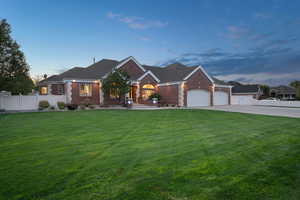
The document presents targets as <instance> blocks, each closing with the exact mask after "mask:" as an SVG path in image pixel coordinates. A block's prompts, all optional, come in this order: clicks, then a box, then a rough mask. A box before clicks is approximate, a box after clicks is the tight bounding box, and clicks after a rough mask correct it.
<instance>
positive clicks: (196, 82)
mask: <svg viewBox="0 0 300 200" xmlns="http://www.w3.org/2000/svg"><path fill="white" fill-rule="evenodd" d="M192 89H200V90H207V91H209V92H211V98H210V101H211V105H212V104H213V102H212V101H213V98H212V83H211V82H210V80H209V79H208V78H207V77H206V76H205V74H204V73H203V72H202V71H201V70H198V71H196V72H195V73H194V74H193V75H192V76H191V77H190V78H189V79H188V80H187V81H186V83H185V85H184V105H185V106H186V105H187V91H188V90H192Z"/></svg>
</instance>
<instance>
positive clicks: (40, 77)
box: [31, 75, 45, 91]
mask: <svg viewBox="0 0 300 200" xmlns="http://www.w3.org/2000/svg"><path fill="white" fill-rule="evenodd" d="M31 79H32V81H33V84H34V89H35V90H36V91H37V90H38V88H39V86H38V84H39V83H40V82H41V81H42V80H44V79H45V75H35V76H33V77H31Z"/></svg>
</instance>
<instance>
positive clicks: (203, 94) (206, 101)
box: [187, 90, 210, 107]
mask: <svg viewBox="0 0 300 200" xmlns="http://www.w3.org/2000/svg"><path fill="white" fill-rule="evenodd" d="M209 105H210V93H209V92H208V91H206V90H190V91H188V92H187V106H188V107H193V106H209Z"/></svg>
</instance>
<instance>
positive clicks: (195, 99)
mask: <svg viewBox="0 0 300 200" xmlns="http://www.w3.org/2000/svg"><path fill="white" fill-rule="evenodd" d="M115 69H122V70H124V71H126V72H127V73H128V74H129V76H130V79H131V81H132V86H131V91H130V93H129V94H128V96H129V97H130V98H132V99H133V101H134V103H140V104H149V103H151V101H150V100H149V96H150V95H151V94H153V93H159V94H160V95H161V96H162V100H161V101H162V103H163V104H172V105H178V106H211V105H227V104H230V101H231V87H232V86H230V85H227V84H226V83H224V82H222V81H219V80H218V79H215V78H213V77H211V76H209V75H208V74H207V73H206V72H205V71H204V69H203V68H202V67H201V66H193V67H188V66H185V65H182V64H180V63H174V64H171V65H168V66H166V67H156V66H148V65H141V64H140V63H139V62H138V61H137V60H136V59H135V58H133V57H128V58H126V59H124V60H121V61H116V60H108V59H103V60H101V61H99V62H97V63H95V64H92V65H91V66H89V67H85V68H83V67H74V68H72V69H70V70H68V71H66V72H64V73H62V74H59V75H54V76H51V77H49V78H47V79H45V80H43V81H42V82H40V84H39V86H40V94H42V95H47V94H52V95H66V101H67V103H74V104H80V103H82V102H83V101H85V100H86V99H89V100H90V102H91V103H92V104H116V103H117V102H118V101H117V99H118V97H117V96H116V95H115V94H114V92H112V93H111V94H110V95H107V96H106V95H104V94H103V92H102V90H101V80H103V79H104V78H105V77H106V76H107V75H108V74H109V73H110V72H112V71H113V70H115Z"/></svg>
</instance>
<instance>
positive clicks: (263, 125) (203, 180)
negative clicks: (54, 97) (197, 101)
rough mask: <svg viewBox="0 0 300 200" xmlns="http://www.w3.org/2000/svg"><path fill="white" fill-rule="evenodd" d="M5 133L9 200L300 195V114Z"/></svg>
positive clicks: (90, 123)
mask: <svg viewBox="0 0 300 200" xmlns="http://www.w3.org/2000/svg"><path fill="white" fill-rule="evenodd" d="M0 127H1V128H0V199H9V200H14V199H18V200H28V199H32V200H54V199H66V200H77V199H82V200H92V199H97V200H98V199H106V200H123V199H131V200H133V199H134V200H147V199H151V200H152V199H153V200H155V199H166V200H167V199H169V200H194V199H201V200H202V199H239V200H242V199H264V200H266V199H289V200H293V199H294V200H296V199H297V200H298V199H300V120H299V119H296V118H284V117H271V116H262V115H250V114H240V113H226V112H220V111H206V110H158V111H126V110H104V111H79V112H48V113H22V114H21V113H20V114H7V115H0Z"/></svg>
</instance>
